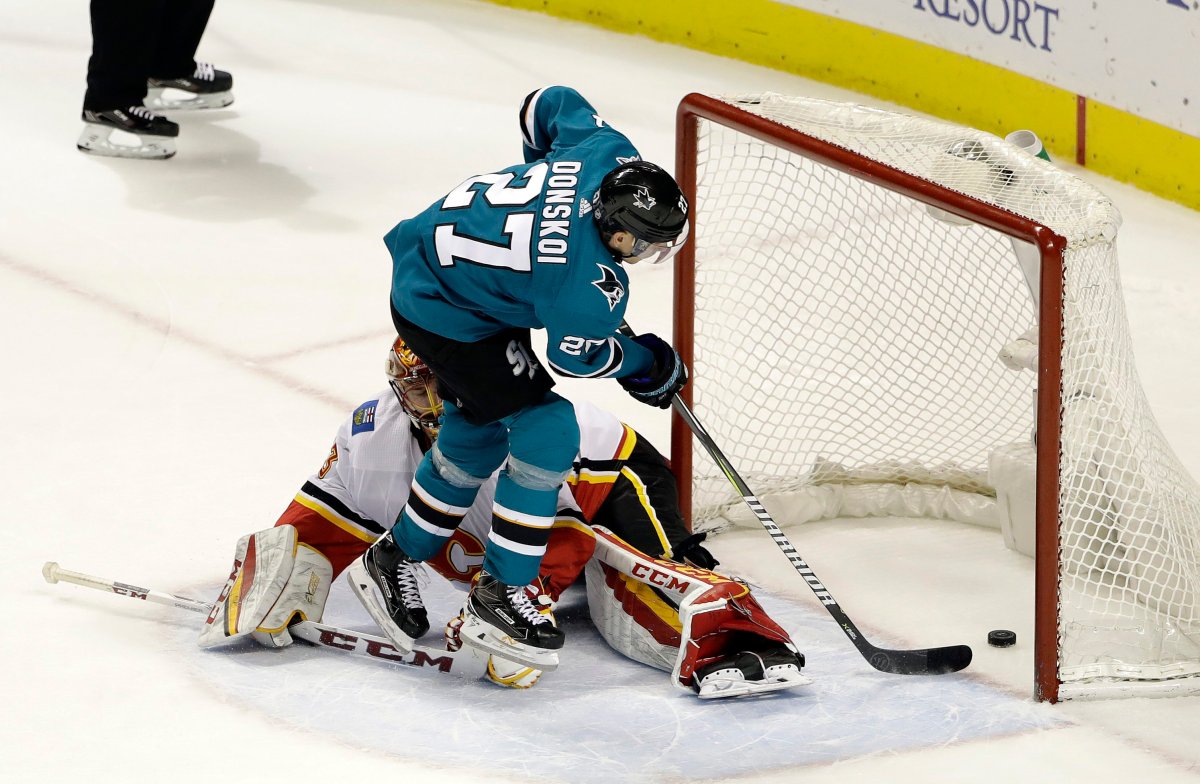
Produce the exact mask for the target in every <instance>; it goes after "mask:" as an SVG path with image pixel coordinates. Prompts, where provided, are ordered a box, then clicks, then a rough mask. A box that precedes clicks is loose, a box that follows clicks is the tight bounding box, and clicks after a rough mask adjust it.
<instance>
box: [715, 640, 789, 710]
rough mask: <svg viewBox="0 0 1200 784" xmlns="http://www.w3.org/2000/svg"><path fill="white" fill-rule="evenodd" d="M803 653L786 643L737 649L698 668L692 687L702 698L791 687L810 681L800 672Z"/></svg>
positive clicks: (741, 695) (756, 692) (760, 692)
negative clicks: (735, 651)
mask: <svg viewBox="0 0 1200 784" xmlns="http://www.w3.org/2000/svg"><path fill="white" fill-rule="evenodd" d="M803 666H804V654H801V653H796V652H795V651H793V650H791V649H790V648H788V647H787V646H786V645H771V646H769V647H765V648H763V649H762V650H757V651H739V652H738V653H735V654H733V655H732V656H726V657H725V658H723V659H718V660H717V661H715V662H712V663H710V664H706V665H704V666H703V667H700V668H698V669H697V670H696V672H694V673H693V674H692V688H694V689H695V690H696V692H697V693H698V694H699V696H700V699H702V700H711V699H718V698H721V697H745V696H750V695H756V694H766V693H768V692H772V691H779V690H780V689H792V688H795V687H796V686H805V685H808V684H810V683H812V679H811V678H809V677H808V676H807V675H801V674H800V668H802V667H803Z"/></svg>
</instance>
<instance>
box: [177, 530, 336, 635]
mask: <svg viewBox="0 0 1200 784" xmlns="http://www.w3.org/2000/svg"><path fill="white" fill-rule="evenodd" d="M331 580H332V567H330V565H329V561H328V559H326V558H325V557H324V556H323V555H321V553H319V552H318V551H316V550H315V549H313V548H312V547H309V546H307V545H302V544H301V543H300V542H299V540H298V538H297V534H296V529H295V528H293V527H292V526H290V525H282V526H277V527H275V528H268V529H266V530H264V531H258V532H256V533H252V534H247V535H245V536H243V537H242V538H241V539H239V540H238V543H237V547H236V549H235V552H234V560H233V570H232V571H231V572H230V574H229V579H228V580H226V581H225V585H224V586H223V587H222V589H221V593H220V595H219V596H218V597H217V601H216V602H215V603H214V604H213V609H212V611H211V612H210V613H209V615H208V618H207V619H206V620H205V623H204V628H203V629H201V631H200V645H201V647H204V648H208V647H212V646H214V645H220V644H222V643H226V642H229V641H231V640H235V639H238V638H240V637H244V636H246V635H248V634H254V635H255V638H256V639H257V640H258V641H259V642H262V643H264V644H267V645H269V646H271V647H283V646H286V645H289V644H291V636H290V635H288V633H287V626H288V624H289V623H291V622H292V621H293V620H296V619H299V620H310V621H320V620H321V616H322V614H323V612H324V609H325V601H326V599H327V598H328V596H329V586H330V582H331ZM256 632H257V634H256Z"/></svg>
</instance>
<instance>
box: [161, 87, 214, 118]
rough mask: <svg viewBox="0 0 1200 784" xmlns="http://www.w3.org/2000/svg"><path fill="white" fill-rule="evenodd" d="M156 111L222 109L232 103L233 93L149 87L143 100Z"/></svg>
mask: <svg viewBox="0 0 1200 784" xmlns="http://www.w3.org/2000/svg"><path fill="white" fill-rule="evenodd" d="M143 103H144V104H145V106H146V108H147V109H150V110H151V111H156V112H190V111H196V110H198V109H224V108H225V107H226V106H229V105H230V104H232V103H233V93H232V92H230V91H229V90H226V91H225V92H221V93H189V92H188V91H187V90H180V89H178V88H175V87H151V88H150V89H149V90H148V91H147V92H146V100H145V101H144V102H143Z"/></svg>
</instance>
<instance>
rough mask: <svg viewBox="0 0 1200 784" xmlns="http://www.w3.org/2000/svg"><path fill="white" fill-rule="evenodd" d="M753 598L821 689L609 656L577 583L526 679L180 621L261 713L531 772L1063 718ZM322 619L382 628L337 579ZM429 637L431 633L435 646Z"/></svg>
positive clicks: (207, 676)
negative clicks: (272, 643)
mask: <svg viewBox="0 0 1200 784" xmlns="http://www.w3.org/2000/svg"><path fill="white" fill-rule="evenodd" d="M434 583H435V584H434V585H430V586H428V587H427V588H426V589H425V594H426V604H427V605H428V606H429V608H430V619H431V620H432V619H434V618H440V617H449V616H450V615H451V614H452V613H453V612H456V611H457V609H458V607H459V606H460V605H461V603H462V599H463V594H462V593H460V592H459V591H457V590H455V589H454V588H452V587H450V586H448V585H446V584H444V583H442V582H441V581H440V580H437V579H435V580H434ZM211 588H212V589H213V590H214V591H215V586H212V587H211ZM210 592H212V591H210ZM193 593H195V591H193ZM757 595H758V596H759V599H760V601H761V602H762V604H763V606H764V607H765V608H766V609H767V610H768V611H769V612H771V613H772V615H773V616H774V617H775V618H776V620H778V621H779V622H780V623H781V624H782V625H783V626H784V628H786V629H788V630H789V631H790V632H791V633H792V635H793V638H794V639H795V640H796V642H797V644H798V645H799V647H800V649H801V650H802V651H804V653H805V655H806V656H807V658H808V666H807V667H806V668H805V673H806V674H808V675H810V676H812V678H813V679H814V683H813V684H812V685H810V686H806V687H802V688H799V689H795V690H791V691H787V692H781V693H778V694H776V695H772V696H766V697H763V698H758V699H754V698H749V699H742V700H728V701H727V700H713V701H706V702H702V701H701V700H699V699H697V698H695V697H694V696H692V695H690V694H686V693H684V692H682V691H679V690H676V689H673V688H672V687H671V685H670V683H669V681H668V677H667V675H666V674H665V673H663V672H659V671H658V670H654V669H651V668H649V667H646V666H643V665H640V664H637V663H635V662H632V661H629V660H627V659H624V658H623V657H621V656H619V655H618V654H616V653H615V652H613V651H612V650H611V649H610V648H609V647H608V646H607V645H606V644H605V643H604V641H603V640H602V639H601V638H600V636H599V635H598V634H597V633H596V631H595V630H594V629H593V628H592V626H591V624H590V622H589V621H588V620H587V617H586V599H585V597H584V596H583V592H582V591H581V590H578V589H573V590H572V591H571V592H569V593H568V594H567V595H566V596H565V597H564V602H563V607H562V608H560V611H559V619H560V622H561V623H562V624H563V627H564V629H565V631H566V633H567V647H566V648H565V649H564V650H563V653H562V656H561V662H562V663H561V664H560V666H559V668H558V670H556V671H555V672H553V673H549V674H546V675H544V676H543V677H542V679H541V681H540V682H539V683H538V684H537V685H536V686H535V687H534V688H533V689H530V690H526V691H520V690H512V689H502V688H500V687H498V686H495V685H493V684H491V683H489V682H487V681H484V680H479V681H466V680H462V679H459V678H456V677H451V676H446V675H440V674H437V673H432V672H421V671H419V670H409V669H404V668H402V667H399V666H395V665H390V664H387V663H385V662H378V663H375V662H372V661H369V660H359V659H351V658H349V657H342V656H337V655H334V654H332V653H330V652H328V651H321V650H318V649H314V648H311V647H308V646H306V645H304V644H303V643H297V644H296V645H294V646H293V647H292V648H289V649H285V650H280V651H271V650H266V649H263V648H260V647H258V646H256V645H254V644H253V643H251V642H249V641H246V642H245V643H244V644H243V645H241V646H235V647H233V648H227V649H223V650H222V649H214V650H209V651H202V650H200V649H199V648H198V647H197V646H196V643H195V630H194V629H191V628H187V629H184V628H183V627H175V628H177V629H178V631H177V632H175V633H176V634H177V635H178V643H179V647H180V649H181V650H182V651H185V652H186V654H185V656H184V658H185V659H186V661H187V662H188V664H189V666H190V667H191V668H192V669H193V670H194V672H195V673H196V674H197V676H198V677H199V678H200V679H202V680H204V681H207V682H208V683H210V684H211V685H212V686H213V687H214V688H217V689H219V690H221V691H223V692H227V693H229V694H230V696H231V697H232V698H233V699H234V700H236V701H238V702H242V703H244V704H245V705H246V706H248V707H250V708H251V709H252V710H256V711H261V712H263V713H265V714H267V715H270V716H272V717H274V718H277V719H280V720H283V721H285V722H287V723H290V724H292V725H294V726H298V727H302V728H304V729H308V730H313V731H316V732H319V733H320V734H322V735H324V736H327V737H335V738H338V739H340V740H342V741H343V742H345V743H348V744H351V745H353V746H356V747H370V748H375V749H378V750H380V751H383V752H386V753H391V754H396V755H398V756H400V757H403V758H405V759H410V760H422V761H429V762H431V763H434V764H437V765H449V766H452V767H456V768H459V769H461V770H463V771H466V770H471V769H479V770H486V771H487V772H489V773H492V774H501V775H504V774H511V775H514V776H517V777H529V778H531V779H533V780H551V781H556V780H564V781H571V782H579V784H611V782H613V781H628V782H658V781H662V780H664V779H665V780H671V779H679V780H695V779H699V778H703V779H714V778H726V777H731V776H737V775H742V774H747V773H751V772H761V771H766V770H772V769H782V768H793V767H800V766H806V765H820V764H829V763H831V762H835V761H838V760H846V759H853V758H856V757H860V756H864V755H869V754H872V753H878V752H882V751H892V752H896V751H904V750H916V749H921V748H929V747H935V746H942V745H946V744H949V743H955V742H961V741H969V740H972V739H977V738H984V737H994V736H1001V735H1012V734H1015V733H1020V732H1025V731H1031V730H1036V729H1042V728H1047V727H1053V726H1059V725H1060V724H1061V721H1060V720H1059V719H1058V718H1056V717H1055V716H1054V714H1053V713H1052V712H1051V711H1050V709H1048V708H1047V707H1046V706H1042V705H1036V704H1034V703H1032V701H1031V700H1029V699H1022V698H1019V697H1014V696H1012V695H1011V694H1009V693H1007V692H1004V691H1001V690H999V689H997V688H994V687H992V686H990V685H988V684H986V683H983V682H981V681H979V680H977V679H975V678H973V677H971V676H969V675H967V674H966V673H960V674H958V675H946V676H928V677H919V676H897V675H886V674H883V673H878V672H876V671H875V670H873V669H871V667H870V666H869V665H868V664H867V663H866V662H864V661H863V660H862V658H861V657H860V656H859V654H858V653H857V651H855V650H854V648H853V647H852V646H850V645H849V644H848V643H847V642H846V640H845V637H844V636H843V635H842V632H841V630H840V629H838V628H837V627H836V626H834V625H833V624H832V623H831V622H830V621H829V618H828V616H826V615H825V614H824V613H822V612H821V610H820V609H818V608H811V607H806V606H802V605H798V604H794V603H791V602H788V601H786V600H781V599H778V598H776V597H773V596H771V595H769V594H765V593H763V592H761V591H760V592H758V594H757ZM325 621H326V622H327V623H335V624H337V625H339V626H344V627H349V628H352V629H357V630H361V631H371V632H376V631H377V630H375V629H374V626H373V624H372V622H371V620H370V618H369V617H368V616H367V614H366V612H365V611H364V610H363V609H362V608H361V607H360V606H359V605H358V603H357V601H356V600H355V599H354V597H353V596H352V595H351V594H350V591H349V590H348V588H347V587H346V585H345V584H344V582H343V581H340V580H339V581H338V583H337V584H336V585H335V587H334V589H333V591H332V592H331V594H330V600H329V606H328V609H327V610H326V613H325ZM434 627H435V630H434V631H435V632H436V633H438V634H440V626H439V625H438V624H437V623H435V624H434ZM432 635H433V633H432V632H431V636H429V637H426V638H425V640H424V643H425V644H427V645H431V646H434V645H438V644H439V642H440V641H439V640H438V639H437V638H436V637H434V636H432ZM887 642H888V641H887V640H880V641H879V643H880V644H885V643H887ZM968 672H969V671H968Z"/></svg>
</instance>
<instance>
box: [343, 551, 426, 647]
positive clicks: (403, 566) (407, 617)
mask: <svg viewBox="0 0 1200 784" xmlns="http://www.w3.org/2000/svg"><path fill="white" fill-rule="evenodd" d="M420 572H421V563H420V562H419V561H414V560H413V559H411V558H409V557H408V555H407V554H406V553H405V552H404V551H403V550H401V549H400V547H399V545H397V544H396V541H395V540H394V539H392V535H391V534H390V533H387V534H384V535H383V536H381V537H380V538H379V540H378V541H377V542H375V544H373V545H371V547H370V549H368V550H367V551H366V552H365V553H363V556H362V558H360V559H358V560H357V561H355V562H354V563H352V564H351V565H350V568H349V569H347V570H346V574H347V576H348V579H349V580H350V587H351V588H352V589H353V590H354V594H355V595H356V596H358V600H359V601H360V602H362V605H363V607H365V608H366V609H367V612H368V613H370V614H371V617H372V618H373V619H374V620H375V623H377V624H379V628H381V629H383V631H384V633H385V634H387V636H388V639H390V640H391V641H392V642H393V643H395V645H396V647H397V648H399V649H400V651H401V652H403V653H408V652H409V651H411V650H412V647H413V643H414V642H415V641H416V640H417V639H418V638H419V637H421V636H423V635H424V634H425V632H427V631H429V615H428V613H427V612H426V611H425V605H424V603H422V601H421V591H420V586H419V585H418V579H419V575H420Z"/></svg>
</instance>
